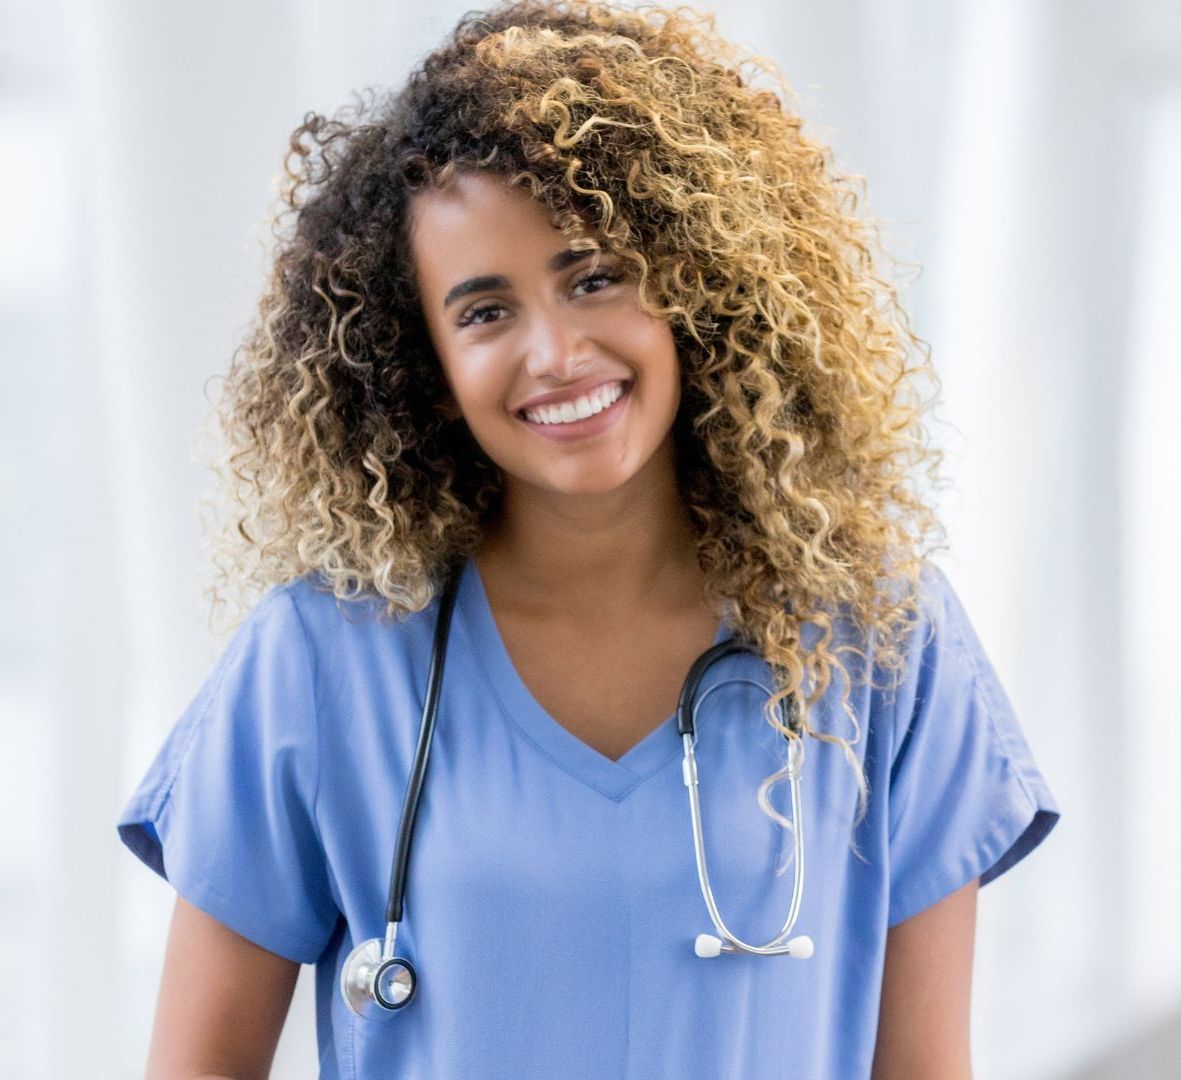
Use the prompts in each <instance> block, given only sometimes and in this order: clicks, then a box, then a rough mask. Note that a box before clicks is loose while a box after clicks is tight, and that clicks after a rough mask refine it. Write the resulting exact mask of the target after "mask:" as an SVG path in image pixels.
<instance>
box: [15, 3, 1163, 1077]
mask: <svg viewBox="0 0 1181 1080" xmlns="http://www.w3.org/2000/svg"><path fill="white" fill-rule="evenodd" d="M696 6H698V7H699V8H700V9H703V10H715V11H716V12H717V13H718V21H719V26H720V27H721V28H722V29H723V30H724V31H725V32H726V33H728V34H729V35H730V36H731V37H733V38H734V39H736V40H738V41H740V42H741V43H743V44H745V45H747V46H749V47H751V48H753V49H754V50H755V51H757V52H760V53H762V54H764V55H765V56H767V57H769V58H771V59H773V60H774V61H775V62H777V63H778V64H779V65H781V67H782V68H783V70H784V71H785V73H786V75H787V78H788V80H789V82H790V83H791V84H792V86H793V87H794V88H795V90H796V92H797V94H798V96H799V99H800V103H801V106H802V108H803V112H804V115H805V117H806V121H807V122H806V125H805V131H806V132H809V133H810V134H811V135H812V136H813V137H814V138H818V139H820V140H821V141H823V142H826V143H828V144H830V145H831V146H832V147H833V148H834V151H835V153H836V157H837V161H838V163H839V164H840V166H841V167H842V168H843V169H844V170H846V171H850V172H855V173H858V174H861V175H864V176H865V177H866V180H867V185H868V193H869V198H868V203H867V204H866V207H865V209H866V211H867V212H868V213H870V214H871V215H873V216H874V217H876V218H879V219H880V220H882V221H883V222H884V223H885V228H886V238H887V242H888V245H889V247H890V250H891V251H892V252H893V253H894V255H895V256H897V258H898V259H899V260H901V261H902V262H903V263H909V264H913V265H916V266H920V267H921V268H922V273H921V274H920V275H919V276H918V277H917V279H915V280H913V281H912V282H911V284H909V285H907V286H906V290H905V292H904V299H905V301H906V303H907V306H908V308H909V310H910V311H911V313H912V317H913V322H914V326H915V328H916V330H917V332H918V333H919V334H920V335H921V336H923V337H924V338H925V339H926V340H928V341H929V342H930V343H931V345H932V348H933V358H934V361H935V363H936V366H937V369H938V371H939V372H940V375H941V377H942V379H943V383H944V393H943V404H942V406H941V408H940V410H939V413H938V416H939V418H940V419H941V420H942V421H943V423H942V424H941V425H939V426H938V427H937V428H936V430H935V437H936V441H937V442H939V443H940V444H941V445H942V446H943V447H944V448H945V449H946V450H947V452H948V455H949V456H948V462H947V472H948V475H950V476H951V477H952V478H953V479H954V481H955V484H954V487H953V489H952V490H950V491H949V492H947V493H946V494H945V495H944V497H943V502H942V505H943V509H944V515H945V520H946V521H947V524H948V528H949V539H950V542H951V548H952V550H951V552H950V553H948V554H947V555H946V556H941V559H940V561H941V564H942V565H943V566H944V568H945V570H946V572H947V573H948V575H949V577H950V578H951V580H952V582H953V584H954V586H955V587H956V589H957V591H958V592H959V593H960V595H961V597H962V598H963V600H964V603H965V606H966V607H967V610H968V611H969V613H970V614H971V616H972V619H973V622H974V624H975V625H976V627H977V629H978V631H979V633H980V636H981V638H982V640H983V642H984V644H985V647H986V648H987V650H988V652H989V654H990V656H991V657H992V659H993V661H994V663H995V666H996V668H997V670H998V672H999V673H1000V675H1001V678H1002V681H1003V682H1004V683H1005V686H1006V688H1007V689H1008V692H1009V695H1010V697H1011V698H1012V700H1013V702H1014V704H1015V706H1016V708H1017V712H1018V715H1019V716H1020V717H1021V719H1022V723H1023V725H1024V727H1025V730H1026V732H1027V734H1028V736H1029V739H1030V743H1031V745H1032V747H1033V750H1034V753H1035V756H1036V758H1037V760H1038V763H1039V765H1040V766H1041V768H1042V770H1043V771H1044V773H1045V775H1046V777H1047V779H1048V781H1049V783H1050V786H1051V788H1052V790H1053V791H1054V794H1055V796H1056V798H1057V799H1058V801H1059V803H1060V806H1061V809H1062V815H1063V816H1062V821H1061V823H1060V824H1059V826H1058V827H1057V829H1056V830H1055V832H1054V833H1053V834H1052V835H1051V837H1050V838H1049V840H1048V841H1047V842H1046V844H1045V845H1044V846H1043V847H1042V848H1040V849H1038V851H1037V852H1036V853H1035V854H1034V856H1033V857H1032V858H1030V859H1029V860H1028V861H1027V862H1024V863H1022V864H1020V865H1019V866H1017V867H1016V868H1015V869H1013V870H1012V871H1011V872H1009V873H1008V874H1006V875H1004V876H1003V877H1001V878H1000V879H999V880H998V882H997V883H996V884H994V885H990V886H989V887H987V888H986V889H985V890H984V891H983V892H982V893H981V898H980V906H979V930H978V937H977V941H978V946H977V953H976V963H975V972H974V983H973V996H974V1006H973V1026H972V1039H973V1058H974V1061H975V1063H976V1075H977V1076H978V1077H981V1078H983V1080H992V1078H995V1080H1027V1078H1028V1080H1034V1078H1036V1080H1047V1078H1050V1080H1059V1078H1062V1080H1065V1078H1070V1080H1084V1078H1086V1080H1099V1078H1117V1077H1118V1078H1120V1080H1141V1078H1154V1080H1156V1078H1164V1077H1174V1076H1178V1075H1181V929H1179V928H1178V919H1177V912H1178V911H1179V910H1181V845H1179V844H1178V840H1177V834H1178V826H1179V825H1181V784H1179V783H1178V782H1177V780H1176V776H1175V774H1176V769H1177V764H1178V762H1179V761H1181V723H1179V720H1181V716H1179V713H1181V709H1179V707H1178V704H1177V699H1176V698H1174V697H1173V691H1174V688H1175V686H1176V670H1177V658H1178V656H1179V655H1181V628H1179V627H1178V624H1177V623H1176V622H1174V621H1173V614H1174V612H1175V611H1176V608H1177V602H1178V600H1179V599H1181V571H1179V569H1178V559H1177V550H1178V534H1179V531H1181V479H1179V478H1181V423H1179V422H1178V413H1177V402H1178V401H1179V400H1181V346H1179V345H1178V335H1177V333H1176V329H1175V323H1174V321H1173V320H1174V317H1175V315H1176V313H1177V307H1178V299H1179V297H1181V272H1179V270H1178V260H1177V252H1178V251H1181V201H1179V199H1178V193H1181V8H1179V7H1178V5H1177V4H1176V3H1175V0H1126V2H1124V3H1122V4H1111V3H1098V2H1093V0H1078V2H1067V0H1057V2H1051V0H994V2H992V3H986V4H985V3H969V2H967V0H876V2H873V3H870V2H868V0H863V2H854V0H825V2H823V3H821V2H820V0H813V2H808V3H805V2H788V0H774V2H772V0H757V2H756V0H745V2H742V0H730V2H727V3H726V4H725V5H724V6H723V5H722V4H721V2H720V0H714V2H711V3H699V4H697V5H696ZM463 10H465V8H464V7H463V6H462V5H460V4H456V3H453V2H442V0H436V3H434V4H429V5H428V4H414V5H410V4H393V3H388V2H387V3H380V4H379V3H374V2H368V0H336V2H334V3H332V4H328V3H323V2H315V0H290V2H288V3H278V2H276V0H270V2H266V0H257V2H255V3H251V4H241V3H230V2H228V0H209V2H206V3H203V4H159V3H154V2H149V0H87V2H82V0H40V2H39V3H37V4H28V3H20V4H18V3H16V2H14V0H3V2H2V3H0V154H2V155H3V168H0V363H2V365H3V384H2V385H3V390H4V394H5V401H4V412H5V421H4V423H3V424H2V425H0V478H2V481H3V489H2V490H3V499H2V505H3V513H4V517H5V520H4V522H3V528H2V530H0V560H2V562H3V565H5V566H7V567H8V571H7V573H8V576H7V578H6V579H5V586H4V590H3V591H4V602H3V604H2V605H0V724H2V728H0V737H2V740H3V743H2V745H3V751H2V753H0V800H2V802H0V957H2V958H3V968H4V970H5V971H6V972H7V975H6V977H5V978H4V979H3V980H0V1044H2V1046H3V1050H2V1055H3V1056H2V1060H0V1073H3V1075H4V1076H6V1077H14V1078H18V1077H19V1078H28V1080H34V1078H36V1080H42V1078H53V1080H58V1078H61V1077H71V1078H84V1077H103V1078H106V1077H112V1078H124V1077H126V1078H131V1077H136V1076H139V1075H141V1074H142V1069H143V1063H144V1060H145V1056H146V1051H147V1044H148V1037H149V1033H150V1028H151V1021H152V1013H153V1008H154V1002H155V994H156V990H157V984H158V980H159V976H160V971H161V967H162V962H163V954H164V943H165V935H166V931H167V924H168V918H169V915H170V912H171V908H172V902H173V895H174V894H173V893H172V890H171V888H170V887H169V886H168V885H167V884H165V883H164V882H162V881H160V880H159V879H157V878H155V876H154V875H152V874H151V873H150V872H149V871H148V870H147V869H145V868H144V867H143V866H142V865H140V864H139V863H138V862H137V861H136V860H135V859H134V858H133V857H132V856H131V855H130V854H129V853H128V852H126V851H125V850H123V849H122V848H121V846H120V845H119V843H118V840H117V838H116V833H115V829H114V822H115V820H116V817H117V815H118V813H119V810H120V809H121V807H122V805H123V802H124V800H125V799H126V797H127V796H128V794H129V793H130V790H131V787H132V785H133V784H134V782H135V781H136V780H138V778H139V777H140V776H141V774H142V772H143V770H144V768H145V767H146V766H147V764H148V762H149V760H150V759H151V757H152V755H153V754H154V753H155V750H156V748H157V747H158V746H159V744H160V741H161V740H162V739H163V737H164V735H165V734H166V732H167V731H168V729H169V728H170V727H171V726H172V724H173V723H174V721H175V720H176V718H177V717H178V716H179V715H180V712H181V711H182V709H183V708H184V706H185V705H186V704H187V703H188V701H189V700H190V698H191V697H192V695H193V694H194V693H195V691H196V689H197V687H198V685H199V683H200V682H201V680H202V678H203V677H204V675H205V674H206V673H207V671H208V669H209V667H210V666H211V665H212V663H213V661H214V659H215V658H216V656H217V653H218V652H219V651H220V648H221V646H222V644H223V642H221V641H217V640H214V639H213V638H212V637H211V635H210V633H209V631H208V629H207V626H206V615H207V612H206V608H205V606H204V601H203V600H202V597H201V587H202V584H203V582H204V580H205V578H206V576H207V573H208V568H207V566H206V565H205V563H204V561H203V555H202V551H201V548H200V529H199V523H198V518H197V509H196V508H197V504H198V501H199V499H200V497H201V496H202V494H203V492H204V491H205V489H206V485H207V477H206V475H205V472H204V470H203V469H202V468H200V467H199V466H198V465H197V464H195V463H194V461H193V454H194V449H195V443H196V440H197V436H198V430H199V428H200V426H201V423H202V421H203V420H204V418H205V416H206V413H207V404H206V401H205V398H204V396H203V389H204V384H205V382H206V380H207V379H208V378H209V377H210V376H212V375H214V374H216V373H218V372H220V371H222V370H223V369H224V368H225V366H226V364H227V362H228V360H229V356H230V353H231V351H232V349H233V347H234V345H235V343H236V342H237V340H238V339H239V337H240V336H241V334H242V332H243V331H244V329H245V327H246V325H247V323H248V321H249V319H250V317H251V313H252V309H253V305H254V302H255V298H256V295H257V292H258V289H259V285H260V281H261V278H262V275H263V272H264V269H265V265H266V244H267V237H268V231H267V226H266V220H267V216H268V213H269V211H270V209H271V207H272V205H273V198H274V195H273V181H274V178H275V176H276V175H277V174H278V172H279V170H280V163H281V158H282V154H283V151H284V148H285V146H286V141H287V135H288V133H289V132H290V130H291V129H292V128H294V127H295V126H296V124H298V123H299V122H300V120H301V118H302V116H303V114H304V113H305V112H306V111H307V110H309V109H314V110H317V111H320V112H331V111H332V110H334V109H335V108H337V107H338V106H339V105H342V104H344V103H345V102H346V101H347V100H348V98H349V95H350V92H351V91H352V90H353V89H354V88H360V87H364V86H370V85H373V86H377V85H389V84H393V83H398V82H400V81H401V79H402V78H403V77H404V75H405V74H406V73H407V71H408V70H409V68H410V66H411V65H412V64H413V63H414V62H416V61H417V60H418V59H419V58H420V57H421V56H422V54H423V53H424V52H425V51H427V50H428V49H429V48H431V47H432V46H433V45H434V44H436V43H437V42H438V40H439V39H440V38H441V37H442V36H443V34H444V33H445V32H446V30H447V29H448V28H449V27H450V26H451V25H452V24H453V22H454V21H455V19H456V17H457V16H458V15H459V14H460V13H461V12H462V11H463ZM1170 193H1171V194H1170ZM913 276H914V275H913V274H912V275H911V277H913ZM1169 552H1173V554H1172V555H1170V554H1169ZM311 982H312V969H310V968H307V967H305V968H304V969H303V971H302V974H301V977H300V983H299V987H298V989H297V992H296V1000H295V1002H294V1004H293V1007H292V1011H291V1015H290V1018H289V1020H288V1023H287V1026H286V1029H285V1031H284V1035H283V1038H282V1042H281V1044H280V1048H279V1053H278V1058H277V1061H276V1065H275V1069H274V1075H275V1076H278V1077H283V1078H292V1080H304V1078H310V1077H312V1076H314V1074H315V1061H316V1053H315V1034H314V1014H313V1009H312V1002H313V998H312V986H311ZM67 994H68V998H67ZM842 1080H845V1078H842Z"/></svg>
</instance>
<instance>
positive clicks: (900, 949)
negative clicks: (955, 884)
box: [872, 878, 979, 1080]
mask: <svg viewBox="0 0 1181 1080" xmlns="http://www.w3.org/2000/svg"><path fill="white" fill-rule="evenodd" d="M978 891H979V879H976V878H974V879H973V880H972V881H970V882H968V884H967V885H965V886H964V887H963V888H962V889H957V890H956V891H955V892H953V893H951V895H949V896H945V897H944V898H943V899H942V900H940V901H939V903H937V904H932V905H931V906H930V907H929V908H927V909H925V910H924V911H920V912H919V913H918V914H917V915H914V916H912V917H911V918H909V919H907V920H905V921H904V922H900V923H899V924H898V925H897V926H894V927H891V928H890V930H889V931H888V933H887V935H886V965H885V971H884V972H883V975H882V1003H881V1013H880V1015H879V1018H878V1038H877V1048H876V1050H875V1051H874V1058H873V1074H872V1080H971V1078H972V1060H971V1054H970V1051H969V1045H968V1014H969V1011H970V1008H971V998H972V953H973V950H974V948H975V939H976V894H977V892H978Z"/></svg>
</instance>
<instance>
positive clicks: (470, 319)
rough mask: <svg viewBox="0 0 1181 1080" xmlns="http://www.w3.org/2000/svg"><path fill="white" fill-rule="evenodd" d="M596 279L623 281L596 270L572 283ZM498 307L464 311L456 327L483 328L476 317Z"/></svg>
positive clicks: (486, 305) (490, 305) (579, 283)
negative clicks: (476, 320)
mask: <svg viewBox="0 0 1181 1080" xmlns="http://www.w3.org/2000/svg"><path fill="white" fill-rule="evenodd" d="M596 278H602V279H603V280H604V281H605V282H606V283H607V285H611V284H614V283H615V282H617V281H621V280H622V279H623V274H621V273H615V272H613V271H608V270H596V271H595V272H594V273H593V274H587V275H586V277H581V278H579V279H578V280H577V281H576V282H575V283H574V285H575V287H576V288H577V287H578V286H579V285H582V284H583V283H584V282H587V281H594V280H595V279H596ZM604 288H606V285H605V286H604ZM598 291H599V290H598V289H596V290H595V292H598ZM499 307H503V305H502V304H497V303H490V304H485V305H484V306H483V307H474V308H471V309H469V310H468V311H465V312H464V313H463V315H461V316H460V318H459V319H458V321H457V322H456V326H459V327H464V326H484V325H487V324H485V323H477V322H475V319H476V316H477V315H482V314H483V313H484V312H485V311H495V310H496V309H497V308H499Z"/></svg>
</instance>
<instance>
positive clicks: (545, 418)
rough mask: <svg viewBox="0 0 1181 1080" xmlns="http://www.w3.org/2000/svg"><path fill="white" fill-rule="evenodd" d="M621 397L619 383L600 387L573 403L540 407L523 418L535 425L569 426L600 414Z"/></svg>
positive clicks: (566, 402)
mask: <svg viewBox="0 0 1181 1080" xmlns="http://www.w3.org/2000/svg"><path fill="white" fill-rule="evenodd" d="M622 396H623V384H622V383H619V382H614V383H609V384H608V385H607V386H601V387H599V388H598V389H597V390H594V391H592V392H591V393H589V394H585V395H583V396H582V397H580V398H577V399H575V400H574V401H563V402H562V404H561V405H541V406H539V407H538V408H536V409H529V410H527V411H526V412H525V418H526V419H527V420H530V421H532V422H533V423H535V424H569V423H573V422H574V421H575V420H585V419H586V418H587V417H588V416H593V415H594V414H595V413H600V412H602V411H603V410H604V409H605V408H607V407H608V406H609V405H611V404H613V403H614V402H616V401H618V400H619V398H620V397H622Z"/></svg>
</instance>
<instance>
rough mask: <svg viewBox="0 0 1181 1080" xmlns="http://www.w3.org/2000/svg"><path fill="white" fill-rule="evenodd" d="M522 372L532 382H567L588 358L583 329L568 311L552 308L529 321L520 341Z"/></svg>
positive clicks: (538, 312) (587, 346) (580, 369)
mask: <svg viewBox="0 0 1181 1080" xmlns="http://www.w3.org/2000/svg"><path fill="white" fill-rule="evenodd" d="M524 347H525V370H526V371H528V373H529V375H530V376H531V377H532V378H534V379H545V378H549V379H552V380H553V381H554V382H558V383H565V382H571V381H573V380H574V379H576V378H578V375H579V373H580V372H581V371H582V369H583V368H584V367H585V366H586V364H587V363H588V362H589V359H590V349H589V341H588V336H587V333H586V329H585V327H583V326H582V325H581V323H580V321H579V319H578V318H577V317H576V316H574V315H572V314H571V313H570V312H569V311H568V310H563V309H562V308H561V307H553V308H549V309H546V310H539V311H537V312H535V313H534V314H533V316H532V317H531V318H530V325H529V332H528V334H527V335H526V339H525V342H524Z"/></svg>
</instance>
